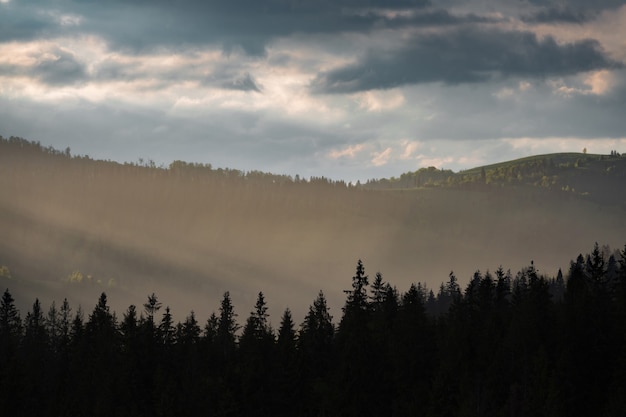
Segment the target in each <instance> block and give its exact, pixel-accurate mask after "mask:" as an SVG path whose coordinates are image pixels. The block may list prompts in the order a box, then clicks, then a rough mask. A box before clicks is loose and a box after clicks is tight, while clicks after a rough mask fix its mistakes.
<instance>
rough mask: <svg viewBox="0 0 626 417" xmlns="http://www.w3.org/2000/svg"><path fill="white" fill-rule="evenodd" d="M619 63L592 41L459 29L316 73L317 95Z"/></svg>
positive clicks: (574, 70)
mask: <svg viewBox="0 0 626 417" xmlns="http://www.w3.org/2000/svg"><path fill="white" fill-rule="evenodd" d="M621 66H622V63H619V62H615V61H612V60H611V59H610V58H608V57H607V56H606V54H605V53H604V52H603V50H602V49H601V47H600V44H599V43H598V42H597V41H595V40H592V39H587V40H583V41H578V42H573V43H567V44H558V43H557V42H556V41H555V40H554V39H553V38H552V37H546V38H544V39H538V38H537V36H536V35H535V34H534V33H531V32H522V31H510V32H506V31H500V30H476V29H462V30H455V31H452V32H450V33H438V34H429V35H422V36H416V37H414V38H413V39H412V40H410V41H409V42H408V43H407V44H405V45H402V46H400V47H398V48H397V49H395V50H393V51H388V50H370V51H369V52H368V53H367V54H366V55H365V56H364V57H362V58H361V59H360V61H359V62H357V63H356V64H353V65H348V66H345V67H343V68H339V69H335V70H332V71H329V72H326V73H322V74H319V75H318V76H317V78H316V79H315V80H314V81H313V82H312V85H311V88H312V91H314V92H317V93H351V92H357V91H365V90H372V89H386V88H394V87H398V86H401V85H407V84H419V83H430V82H443V83H447V84H458V83H473V82H482V81H489V80H491V79H494V78H506V77H512V76H519V77H533V78H535V77H539V78H541V77H548V76H562V75H571V74H576V73H579V72H584V71H590V70H598V69H603V68H618V67H621Z"/></svg>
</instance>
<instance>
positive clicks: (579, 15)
mask: <svg viewBox="0 0 626 417" xmlns="http://www.w3.org/2000/svg"><path fill="white" fill-rule="evenodd" d="M596 17H597V13H595V12H589V11H578V10H571V9H562V8H561V9H559V8H554V7H549V8H546V9H542V10H539V11H537V12H535V13H533V14H528V15H524V16H522V18H521V20H522V21H524V22H528V23H577V24H582V23H585V22H587V21H589V20H593V19H595V18H596Z"/></svg>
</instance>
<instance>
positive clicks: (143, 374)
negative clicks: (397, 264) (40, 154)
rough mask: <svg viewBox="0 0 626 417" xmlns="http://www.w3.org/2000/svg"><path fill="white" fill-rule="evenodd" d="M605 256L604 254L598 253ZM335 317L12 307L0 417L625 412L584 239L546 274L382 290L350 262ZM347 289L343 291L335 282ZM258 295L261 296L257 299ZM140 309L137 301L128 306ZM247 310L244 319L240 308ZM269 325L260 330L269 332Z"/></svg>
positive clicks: (608, 277) (156, 298)
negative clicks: (560, 266)
mask: <svg viewBox="0 0 626 417" xmlns="http://www.w3.org/2000/svg"><path fill="white" fill-rule="evenodd" d="M605 249H606V248H605ZM345 284H346V285H345V287H346V288H347V289H346V290H345V291H344V292H345V297H344V298H345V303H344V305H343V308H342V309H341V311H336V312H333V311H331V310H330V309H329V306H328V304H327V300H326V296H325V294H324V293H323V292H322V291H320V292H319V293H318V294H317V295H316V296H315V294H313V296H315V297H314V298H313V301H312V304H311V305H310V306H309V308H308V313H307V314H306V316H305V318H304V320H303V322H302V323H295V322H294V319H293V318H292V315H291V311H290V310H289V309H286V310H285V311H284V312H283V313H282V316H281V317H280V318H275V317H269V314H268V303H269V301H268V300H266V298H265V297H266V294H264V293H263V292H260V293H259V294H258V298H257V301H256V303H255V305H253V306H234V305H233V302H232V299H231V297H230V294H229V293H228V292H226V293H225V294H223V298H222V299H221V303H220V307H219V309H218V310H217V311H216V312H214V313H213V314H211V315H210V317H208V318H203V317H196V315H195V313H194V312H193V310H191V311H190V312H189V313H188V315H187V316H186V318H185V319H184V320H182V321H180V322H175V321H174V319H173V314H172V311H170V308H169V307H168V306H167V295H166V294H164V295H157V294H150V295H148V296H147V298H146V299H145V300H138V305H130V306H129V307H128V308H127V310H126V311H124V312H116V311H113V310H112V309H111V308H110V306H109V304H108V303H109V300H108V298H107V295H106V293H104V292H103V293H102V294H101V295H100V297H99V299H98V300H94V303H95V306H94V307H93V308H90V309H87V308H85V309H83V308H82V307H80V306H71V305H70V304H69V303H68V302H67V300H65V301H63V302H60V303H52V304H51V305H50V306H49V307H48V308H44V307H43V306H42V304H41V303H40V302H39V300H37V299H36V300H34V303H33V304H32V308H31V309H30V310H29V311H27V312H25V314H23V313H24V312H21V311H19V310H18V308H17V307H16V305H15V301H14V299H13V296H12V294H11V291H10V289H6V290H5V291H4V293H3V295H2V299H1V303H0V358H2V366H1V367H0V409H2V410H3V411H2V414H3V415H6V416H13V415H14V416H131V415H132V416H173V415H179V416H200V415H202V416H346V417H349V416H355V417H356V416H433V417H439V416H619V415H624V412H626V248H625V249H624V250H615V251H612V252H610V253H606V250H603V249H602V248H600V247H599V246H598V244H597V243H596V244H595V245H594V247H593V250H592V251H591V252H590V253H589V254H587V255H582V254H581V255H578V256H577V257H575V258H574V259H573V260H572V261H571V262H570V266H569V269H568V270H566V271H564V272H562V271H559V273H558V275H557V276H556V277H547V276H545V275H543V274H541V272H540V271H538V270H537V269H536V268H535V265H534V264H533V263H532V262H531V263H530V265H529V266H527V267H526V268H523V269H522V270H521V271H519V272H517V273H511V272H510V271H504V270H503V269H502V268H499V269H498V270H496V271H495V272H493V273H492V272H484V273H483V272H480V271H476V272H475V273H474V275H473V277H472V278H471V280H470V281H469V283H468V284H467V286H465V287H464V288H461V287H460V285H459V283H458V282H457V278H456V277H455V275H454V273H450V276H449V279H448V281H447V282H444V283H442V284H441V286H440V287H439V288H438V289H435V290H429V289H428V288H427V287H426V286H425V285H423V284H421V283H416V284H412V285H411V286H410V287H409V288H405V289H398V288H396V287H395V286H394V285H393V283H391V282H388V281H387V280H386V279H385V277H384V275H382V274H381V273H376V274H375V275H374V276H371V275H368V273H367V272H366V270H365V266H364V264H363V263H362V262H361V261H360V260H359V261H358V263H357V265H356V270H355V273H354V276H353V277H352V279H351V282H350V279H349V277H347V279H346V280H345ZM350 284H351V285H350ZM267 296H268V299H269V298H270V297H271V295H270V294H267ZM141 301H143V302H141ZM248 311H250V312H249V313H247V312H248ZM273 323H276V324H273Z"/></svg>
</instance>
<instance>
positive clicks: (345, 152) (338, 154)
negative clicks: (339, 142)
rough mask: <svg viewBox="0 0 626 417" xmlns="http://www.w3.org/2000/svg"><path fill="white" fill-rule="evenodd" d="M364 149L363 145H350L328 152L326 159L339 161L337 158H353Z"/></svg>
mask: <svg viewBox="0 0 626 417" xmlns="http://www.w3.org/2000/svg"><path fill="white" fill-rule="evenodd" d="M363 149H364V145H363V144H362V143H361V144H357V145H350V146H348V147H347V148H344V149H339V150H337V149H335V150H332V151H330V152H328V157H329V158H331V159H339V158H354V157H355V156H356V154H357V153H359V152H361V151H362V150H363Z"/></svg>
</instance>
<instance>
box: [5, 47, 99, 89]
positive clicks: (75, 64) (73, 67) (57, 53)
mask: <svg viewBox="0 0 626 417" xmlns="http://www.w3.org/2000/svg"><path fill="white" fill-rule="evenodd" d="M33 58H35V60H36V62H35V63H34V64H33V65H30V66H18V65H12V64H3V63H1V62H0V71H1V72H2V73H3V74H5V75H9V74H10V75H27V76H29V77H32V78H35V79H37V80H39V81H40V82H43V83H44V84H48V85H51V86H58V85H73V84H77V83H81V82H83V81H85V80H87V78H88V75H87V70H86V66H85V64H84V63H83V62H81V61H80V60H79V59H78V58H76V56H75V55H74V54H72V53H71V52H69V51H66V50H64V49H61V48H59V47H51V48H49V49H47V50H45V51H44V52H42V53H40V54H38V55H36V56H33Z"/></svg>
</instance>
